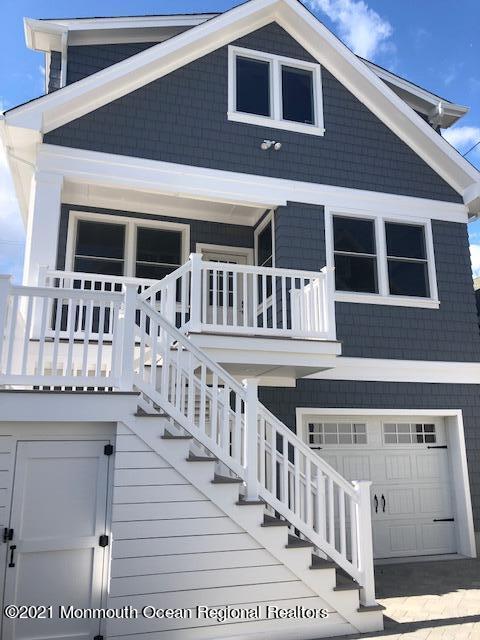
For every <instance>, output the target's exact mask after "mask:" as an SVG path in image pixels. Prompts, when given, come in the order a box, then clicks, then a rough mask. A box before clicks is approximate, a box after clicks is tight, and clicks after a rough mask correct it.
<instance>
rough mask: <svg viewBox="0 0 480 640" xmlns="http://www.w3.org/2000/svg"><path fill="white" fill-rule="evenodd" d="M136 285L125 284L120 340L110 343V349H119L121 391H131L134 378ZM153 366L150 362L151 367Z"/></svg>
mask: <svg viewBox="0 0 480 640" xmlns="http://www.w3.org/2000/svg"><path fill="white" fill-rule="evenodd" d="M137 292H138V285H136V284H126V285H125V300H124V303H123V314H122V317H121V331H120V332H119V340H120V342H119V343H117V344H116V345H115V343H114V344H113V345H112V349H120V350H121V354H122V355H121V358H120V359H119V360H120V371H119V378H120V388H121V390H122V391H131V390H132V388H133V379H134V371H133V365H134V355H135V315H136V308H137ZM153 366H154V364H153V362H152V367H153Z"/></svg>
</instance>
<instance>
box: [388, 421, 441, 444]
mask: <svg viewBox="0 0 480 640" xmlns="http://www.w3.org/2000/svg"><path fill="white" fill-rule="evenodd" d="M383 439H384V442H385V444H429V443H430V444H433V443H435V442H436V441H437V434H436V430H435V425H434V424H426V423H418V422H416V423H410V422H402V423H397V422H389V423H385V424H384V425H383Z"/></svg>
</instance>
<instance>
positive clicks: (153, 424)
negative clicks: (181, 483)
mask: <svg viewBox="0 0 480 640" xmlns="http://www.w3.org/2000/svg"><path fill="white" fill-rule="evenodd" d="M123 422H124V424H125V425H126V427H127V428H129V429H130V430H131V431H132V432H133V433H135V434H136V435H137V436H138V437H140V438H141V439H142V440H143V441H144V442H145V443H146V444H147V445H148V446H149V447H150V448H152V449H153V450H154V451H156V452H157V453H158V455H159V456H161V457H162V458H164V459H165V460H166V461H167V462H169V463H170V464H171V465H172V467H173V468H174V469H175V470H176V471H178V473H180V474H181V475H182V476H183V477H184V478H185V479H186V480H188V481H189V482H190V483H191V484H192V485H193V486H195V487H196V488H197V489H198V490H199V491H200V492H201V493H203V494H204V495H205V496H206V497H207V498H208V499H209V500H211V501H212V502H213V503H214V504H215V505H216V506H217V507H218V508H219V509H221V511H223V512H224V513H225V514H226V515H227V516H229V517H230V518H231V519H232V520H233V521H234V522H236V523H237V524H238V525H239V526H240V527H242V529H244V530H245V531H246V532H247V533H248V534H249V535H250V536H251V537H252V538H253V539H254V540H256V542H258V543H259V544H260V545H262V546H263V547H264V548H265V549H266V550H267V551H268V552H269V553H271V555H272V556H274V557H275V558H276V559H277V560H278V561H279V562H281V563H282V564H283V565H285V566H286V567H287V568H288V569H289V570H290V571H291V572H292V573H293V574H294V575H295V576H297V577H298V578H299V579H300V580H301V581H302V582H303V583H304V584H305V585H307V586H308V587H309V588H310V589H311V590H312V591H313V592H314V593H315V594H317V595H318V596H319V597H320V598H322V599H323V600H324V601H325V602H326V603H327V604H328V606H329V607H331V608H332V609H333V610H335V611H337V612H338V614H339V615H340V616H342V617H343V618H344V619H345V621H346V622H348V623H349V624H350V625H351V627H352V631H351V633H358V632H360V633H365V632H372V631H379V630H382V629H383V615H382V612H381V611H368V612H359V611H358V610H357V609H358V608H359V606H360V603H359V595H358V592H357V591H334V590H333V589H334V587H335V569H333V568H332V569H323V570H320V571H319V570H311V569H310V568H309V567H310V564H311V549H310V548H306V549H305V548H299V549H287V548H286V543H287V529H286V528H283V527H278V528H277V527H275V528H270V527H262V526H260V525H261V522H262V517H261V514H262V513H263V507H262V506H261V505H257V506H256V507H251V506H249V507H245V506H239V505H237V504H236V501H237V498H236V497H235V496H233V495H232V485H218V484H213V483H212V480H213V470H214V463H213V462H212V463H204V464H202V465H201V466H202V467H203V470H199V469H198V464H192V463H191V462H187V460H186V458H187V454H188V450H189V446H190V444H189V441H186V442H185V441H183V444H184V447H181V446H178V444H179V442H178V441H175V440H174V441H169V440H164V439H162V438H161V437H160V436H161V435H162V434H163V431H164V429H165V428H167V429H168V428H169V427H170V428H171V423H170V422H169V421H168V419H166V418H159V419H158V420H157V419H151V420H148V421H143V420H142V419H141V418H135V417H133V416H132V417H128V418H127V419H125V420H124V421H123ZM172 445H173V446H172ZM210 465H212V466H210ZM233 486H234V487H235V485H233ZM235 490H236V492H237V494H236V496H238V487H235Z"/></svg>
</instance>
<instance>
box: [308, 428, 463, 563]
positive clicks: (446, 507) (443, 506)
mask: <svg viewBox="0 0 480 640" xmlns="http://www.w3.org/2000/svg"><path fill="white" fill-rule="evenodd" d="M317 421H318V422H317V424H318V423H321V422H323V421H322V419H321V418H320V419H318V418H317ZM348 421H350V422H352V418H347V419H343V422H348ZM327 422H328V423H329V424H330V423H335V424H336V425H337V426H338V428H339V429H340V425H341V424H342V419H340V418H332V417H329V419H328V420H325V423H327ZM362 422H363V423H364V424H365V425H366V436H367V442H366V443H365V439H363V440H360V441H359V442H358V443H357V444H356V445H355V443H352V444H349V445H342V444H336V445H333V444H332V445H330V444H324V443H322V446H323V449H321V450H318V451H317V452H318V454H319V455H320V456H321V457H322V458H324V459H325V460H326V461H327V462H328V463H329V464H331V465H332V466H333V467H334V468H335V469H337V470H338V471H339V473H341V474H342V475H343V476H344V477H345V478H346V479H348V480H350V481H351V480H371V481H372V486H371V498H372V500H371V505H372V523H373V542H374V556H375V557H377V558H389V557H402V556H416V555H431V554H441V553H451V552H455V551H456V530H455V522H434V521H435V520H442V519H445V518H453V517H454V504H453V500H452V481H451V468H450V459H449V455H450V451H449V450H448V449H447V448H445V444H444V443H445V442H446V433H445V427H444V424H443V422H442V420H441V419H438V418H420V419H419V418H418V417H417V418H416V419H415V417H414V416H412V417H411V418H409V417H405V416H403V417H402V419H401V420H400V419H397V420H396V419H395V418H394V417H388V419H387V418H382V417H381V416H376V417H372V418H371V419H368V420H362Z"/></svg>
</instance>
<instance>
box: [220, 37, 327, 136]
mask: <svg viewBox="0 0 480 640" xmlns="http://www.w3.org/2000/svg"><path fill="white" fill-rule="evenodd" d="M228 118H229V120H236V121H240V122H248V123H251V124H262V125H266V126H269V127H275V128H280V129H288V130H293V131H301V132H303V133H312V134H315V135H323V133H324V129H323V108H322V86H321V73H320V65H319V64H313V63H310V62H304V61H303V60H294V59H292V58H285V57H282V56H277V55H273V54H267V53H264V52H260V51H252V50H250V49H242V48H239V47H232V46H230V47H229V78H228Z"/></svg>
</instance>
